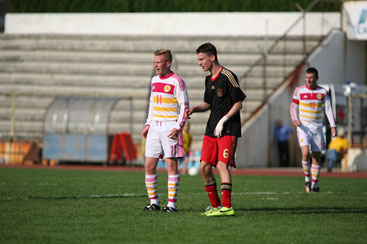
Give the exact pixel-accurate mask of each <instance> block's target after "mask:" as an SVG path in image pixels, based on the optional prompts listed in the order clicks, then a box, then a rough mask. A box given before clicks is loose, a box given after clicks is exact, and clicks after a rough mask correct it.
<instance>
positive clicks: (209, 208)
mask: <svg viewBox="0 0 367 244" xmlns="http://www.w3.org/2000/svg"><path fill="white" fill-rule="evenodd" d="M219 209H220V206H219V207H218V208H213V207H212V206H209V207H207V208H206V209H205V212H204V213H201V215H205V216H208V214H210V213H213V212H216V211H218V210H219Z"/></svg>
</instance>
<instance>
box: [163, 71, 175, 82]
mask: <svg viewBox="0 0 367 244" xmlns="http://www.w3.org/2000/svg"><path fill="white" fill-rule="evenodd" d="M174 74H175V73H173V72H172V73H170V74H169V75H166V76H165V77H162V76H161V75H159V79H161V80H165V79H168V78H169V77H171V76H172V75H174Z"/></svg>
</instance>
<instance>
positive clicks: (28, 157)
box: [0, 141, 41, 164]
mask: <svg viewBox="0 0 367 244" xmlns="http://www.w3.org/2000/svg"><path fill="white" fill-rule="evenodd" d="M40 150H41V149H40V146H39V144H38V143H36V142H27V141H2V142H0V163H4V164H34V163H39V162H40V157H39V153H40Z"/></svg>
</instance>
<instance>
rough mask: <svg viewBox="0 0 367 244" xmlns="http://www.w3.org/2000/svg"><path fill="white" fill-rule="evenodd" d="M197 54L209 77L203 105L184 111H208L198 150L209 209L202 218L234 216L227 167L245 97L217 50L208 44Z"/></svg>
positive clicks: (238, 135)
mask: <svg viewBox="0 0 367 244" xmlns="http://www.w3.org/2000/svg"><path fill="white" fill-rule="evenodd" d="M196 54H197V57H198V61H199V66H201V67H202V69H203V70H204V71H209V72H210V75H208V76H207V77H206V78H205V94H204V102H203V103H201V104H200V105H198V106H195V107H193V108H190V109H188V110H187V111H186V115H187V117H188V118H189V117H190V115H191V114H193V113H197V112H205V111H208V110H210V111H211V112H210V116H209V119H208V122H207V126H206V131H205V135H204V139H203V146H202V151H201V159H200V160H201V165H200V172H201V174H202V177H203V180H204V184H205V190H206V192H207V193H208V197H209V200H210V203H211V205H212V206H210V207H209V208H208V209H207V210H206V211H205V212H204V213H203V215H206V216H233V215H234V214H235V213H234V210H233V208H232V203H231V190H232V179H231V173H230V171H229V166H232V167H236V164H235V162H234V155H235V151H236V145H237V138H238V137H240V136H241V118H240V113H239V111H240V110H241V109H242V101H243V100H244V99H245V97H246V95H245V94H244V93H243V92H242V90H241V88H240V86H239V83H238V79H237V76H236V75H235V74H234V73H233V72H232V71H230V70H228V69H226V68H225V67H223V66H221V65H220V64H219V62H218V58H217V50H216V48H215V46H214V45H213V44H211V43H204V44H202V45H201V46H200V47H199V48H198V49H197V50H196ZM212 167H216V168H217V170H218V172H219V175H220V178H221V183H222V184H221V192H222V205H223V206H222V205H221V202H220V199H219V196H218V192H217V184H216V180H215V177H214V174H213V171H212Z"/></svg>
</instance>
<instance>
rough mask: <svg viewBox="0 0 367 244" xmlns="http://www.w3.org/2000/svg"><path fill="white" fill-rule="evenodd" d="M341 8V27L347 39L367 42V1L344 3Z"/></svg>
mask: <svg viewBox="0 0 367 244" xmlns="http://www.w3.org/2000/svg"><path fill="white" fill-rule="evenodd" d="M343 7H344V8H343V19H344V25H343V26H344V31H346V33H347V36H348V39H352V40H367V1H349V2H344V5H343Z"/></svg>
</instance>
